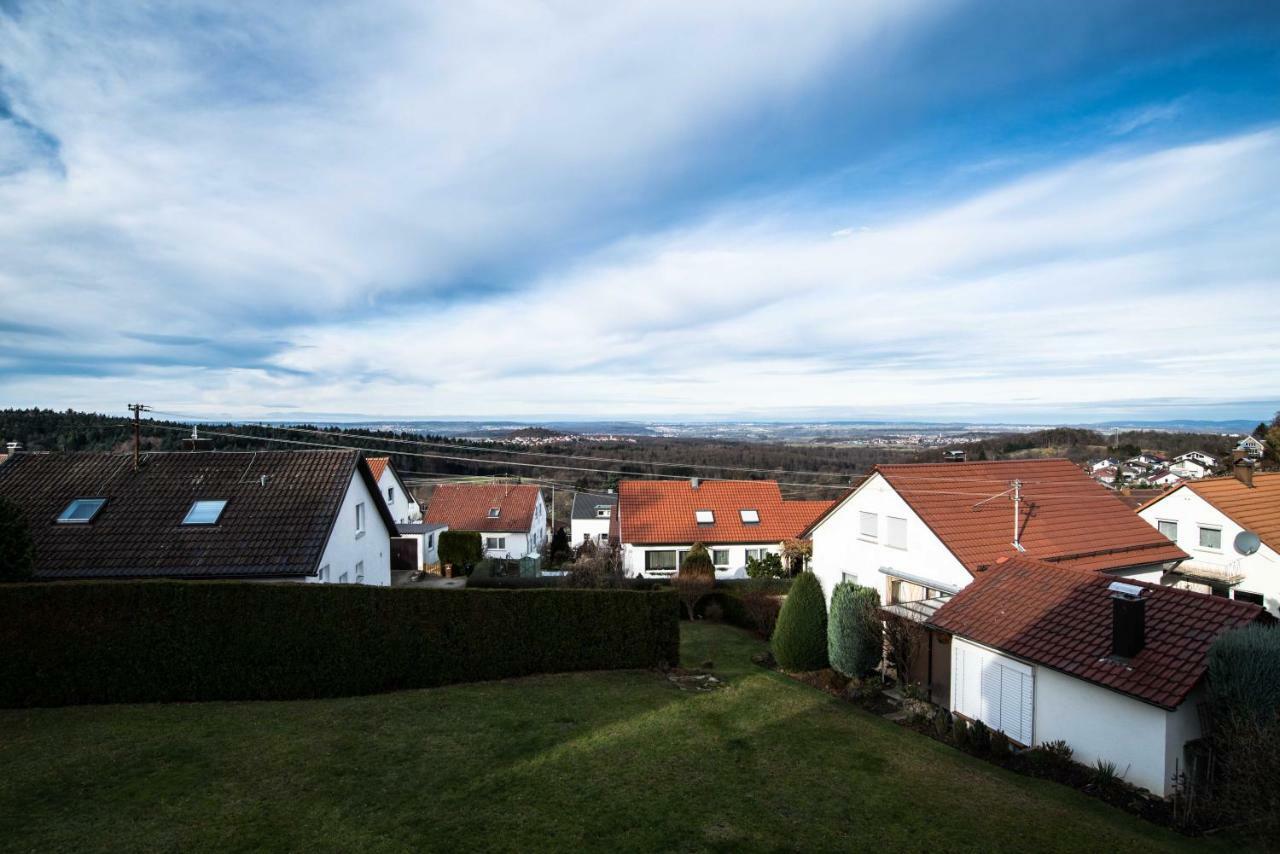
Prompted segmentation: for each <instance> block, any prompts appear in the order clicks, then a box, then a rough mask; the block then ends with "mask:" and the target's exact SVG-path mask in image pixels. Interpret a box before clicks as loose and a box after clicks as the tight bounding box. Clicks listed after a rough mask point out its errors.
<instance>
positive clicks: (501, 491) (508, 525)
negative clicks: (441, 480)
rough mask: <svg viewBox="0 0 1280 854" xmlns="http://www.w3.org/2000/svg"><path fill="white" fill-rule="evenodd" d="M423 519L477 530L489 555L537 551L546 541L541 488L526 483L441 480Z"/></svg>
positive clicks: (510, 555)
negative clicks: (442, 482) (443, 482)
mask: <svg viewBox="0 0 1280 854" xmlns="http://www.w3.org/2000/svg"><path fill="white" fill-rule="evenodd" d="M423 521H424V522H426V523H427V524H439V525H447V526H448V527H449V530H451V531H478V532H479V533H480V536H481V541H482V545H483V547H484V554H485V557H490V558H511V559H517V560H518V559H519V558H522V557H526V556H528V555H536V554H538V550H539V549H541V548H542V544H543V543H545V542H546V541H547V505H546V502H545V501H543V499H542V490H541V489H539V488H538V487H536V486H529V485H527V484H515V483H446V484H441V485H440V486H437V487H436V489H435V492H433V493H432V494H431V501H430V502H429V503H428V504H427V513H426V516H425V517H424V518H423Z"/></svg>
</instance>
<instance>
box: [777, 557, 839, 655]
mask: <svg viewBox="0 0 1280 854" xmlns="http://www.w3.org/2000/svg"><path fill="white" fill-rule="evenodd" d="M773 657H774V658H776V659H777V661H778V666H779V667H781V668H782V669H783V670H789V671H792V672H798V671H803V670H821V669H822V668H824V667H826V666H827V602H826V599H825V597H823V595H822V585H821V584H819V583H818V577H817V576H816V575H814V574H813V573H812V572H802V573H800V575H798V576H796V580H795V583H794V584H792V585H791V592H790V593H788V594H787V598H786V600H785V601H784V602H783V603H782V611H781V612H780V613H779V614H778V624H777V625H776V626H775V627H774V629H773Z"/></svg>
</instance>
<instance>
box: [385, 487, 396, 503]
mask: <svg viewBox="0 0 1280 854" xmlns="http://www.w3.org/2000/svg"><path fill="white" fill-rule="evenodd" d="M387 503H388V504H395V503H396V488H395V487H394V486H388V487H387Z"/></svg>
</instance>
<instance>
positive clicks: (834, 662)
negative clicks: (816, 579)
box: [827, 581, 884, 679]
mask: <svg viewBox="0 0 1280 854" xmlns="http://www.w3.org/2000/svg"><path fill="white" fill-rule="evenodd" d="M879 608H880V594H878V593H877V592H876V591H875V590H873V589H871V588H870V587H859V586H858V585H856V584H854V583H852V582H849V581H842V582H840V583H839V584H837V585H836V587H835V590H833V591H832V592H831V613H830V614H829V615H828V617H827V655H828V656H829V657H830V659H831V666H832V667H833V668H835V669H836V670H838V671H839V672H841V673H843V674H844V675H845V676H848V677H849V678H850V679H861V678H863V677H866V676H870V675H871V673H872V672H873V671H875V669H876V665H877V664H879V663H880V657H881V651H882V650H883V648H884V639H883V629H882V627H881V625H880V615H879Z"/></svg>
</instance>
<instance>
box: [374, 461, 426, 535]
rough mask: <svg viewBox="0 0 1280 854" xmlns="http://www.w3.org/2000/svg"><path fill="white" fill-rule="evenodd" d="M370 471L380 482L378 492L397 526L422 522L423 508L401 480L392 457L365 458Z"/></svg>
mask: <svg viewBox="0 0 1280 854" xmlns="http://www.w3.org/2000/svg"><path fill="white" fill-rule="evenodd" d="M365 462H367V463H368V464H369V470H370V471H372V472H373V476H374V478H375V479H376V480H377V481H378V491H379V493H380V494H381V495H382V500H383V501H384V502H386V505H387V510H388V511H389V512H390V513H391V518H393V519H395V520H396V523H397V524H400V523H406V522H420V521H422V508H421V507H419V506H418V502H417V501H415V500H414V497H413V493H411V492H410V491H409V487H407V486H405V485H404V481H403V480H401V479H400V473H399V472H397V471H396V468H395V466H393V465H391V458H390V457H365Z"/></svg>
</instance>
